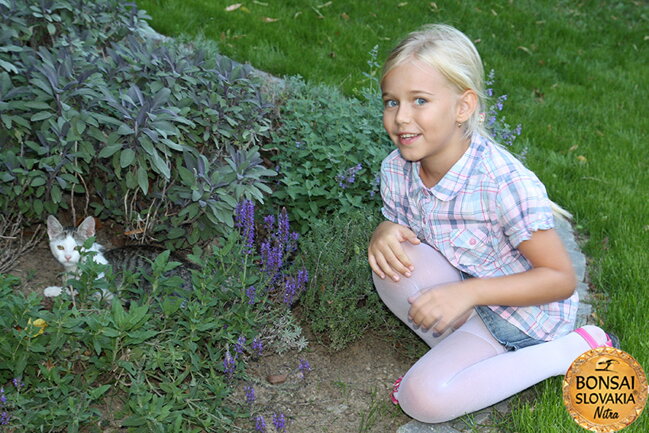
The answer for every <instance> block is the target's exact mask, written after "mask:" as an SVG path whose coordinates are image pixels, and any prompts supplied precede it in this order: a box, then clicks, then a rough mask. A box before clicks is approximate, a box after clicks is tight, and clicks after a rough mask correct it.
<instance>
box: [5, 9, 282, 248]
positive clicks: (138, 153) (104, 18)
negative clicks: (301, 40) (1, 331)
mask: <svg viewBox="0 0 649 433" xmlns="http://www.w3.org/2000/svg"><path fill="white" fill-rule="evenodd" d="M0 14H1V15H2V16H3V21H4V22H7V23H8V24H9V25H8V26H7V27H6V28H3V31H2V32H1V33H0V45H1V46H3V47H4V48H3V49H0V141H2V142H3V143H4V144H3V147H2V149H1V150H0V161H1V162H0V206H1V207H2V208H3V209H4V210H5V211H6V212H9V213H11V214H21V215H23V216H24V217H25V220H26V221H27V222H35V221H40V220H42V219H43V217H44V216H45V215H46V214H47V213H52V214H54V213H57V211H58V210H59V209H67V210H70V211H71V212H72V213H74V212H75V197H79V196H82V197H83V196H85V211H88V207H91V208H92V210H93V212H94V214H95V215H96V216H100V217H104V218H105V217H115V218H119V219H120V220H122V221H124V222H125V223H126V226H127V227H126V228H127V230H129V231H130V232H131V233H134V234H136V235H137V236H138V238H139V239H156V240H159V241H164V242H165V243H166V244H167V246H169V247H179V246H183V245H184V246H187V244H189V245H193V244H197V243H205V242H206V241H207V240H208V239H213V238H214V237H215V236H216V235H219V234H222V233H223V232H224V231H225V229H226V228H227V227H232V224H233V221H232V213H233V210H234V207H235V206H236V203H237V202H239V201H240V200H242V199H255V200H258V201H262V200H263V197H264V195H265V194H267V193H269V192H270V189H269V188H268V187H267V186H266V182H267V179H268V177H269V176H272V175H274V172H272V171H271V170H268V169H266V168H265V167H264V166H263V165H262V159H261V157H260V154H259V151H258V146H259V145H260V144H261V143H262V141H263V140H264V139H265V137H267V136H268V129H269V125H270V108H271V107H270V105H269V104H267V103H266V102H265V101H264V100H263V98H262V94H261V91H260V88H259V84H258V83H257V82H256V81H255V80H253V79H252V78H251V75H250V71H249V70H248V69H247V68H246V67H244V66H242V65H237V64H234V63H233V62H231V61H230V60H228V59H226V58H223V57H220V56H218V55H217V53H216V50H215V49H214V47H213V46H211V45H208V44H202V45H196V46H185V45H182V44H178V43H174V42H168V43H165V42H160V41H153V40H150V39H147V38H144V37H143V36H141V31H142V29H143V28H144V27H145V26H146V21H145V20H146V18H148V17H147V16H146V15H145V14H143V13H142V12H141V11H138V10H137V9H136V8H135V6H133V5H130V4H125V3H123V2H119V1H116V0H99V1H97V2H83V1H80V0H61V1H57V2H52V1H43V2H40V3H38V4H33V3H32V2H28V1H25V0H23V1H20V0H13V1H9V2H2V3H0ZM77 204H78V203H77Z"/></svg>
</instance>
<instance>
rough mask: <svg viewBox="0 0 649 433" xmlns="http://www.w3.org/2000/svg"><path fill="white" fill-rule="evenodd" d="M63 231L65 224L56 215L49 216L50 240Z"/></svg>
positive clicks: (48, 233)
mask: <svg viewBox="0 0 649 433" xmlns="http://www.w3.org/2000/svg"><path fill="white" fill-rule="evenodd" d="M61 233H63V226H62V225H61V223H60V222H59V220H57V219H56V217H55V216H54V215H50V216H48V217H47V235H48V236H49V237H50V240H53V239H56V238H57V237H59V236H60V235H61Z"/></svg>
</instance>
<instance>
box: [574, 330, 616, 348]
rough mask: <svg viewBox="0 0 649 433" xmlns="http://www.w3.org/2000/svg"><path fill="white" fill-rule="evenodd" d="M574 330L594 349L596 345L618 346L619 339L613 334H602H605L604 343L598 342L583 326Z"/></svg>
mask: <svg viewBox="0 0 649 433" xmlns="http://www.w3.org/2000/svg"><path fill="white" fill-rule="evenodd" d="M575 332H576V333H577V334H579V335H581V337H582V338H583V339H584V340H586V343H588V345H589V346H590V347H591V349H595V348H597V347H615V348H616V349H619V348H620V340H619V339H618V338H617V337H616V336H615V335H613V334H604V335H606V342H605V343H604V344H599V343H598V342H597V340H595V338H593V336H592V335H590V333H588V331H587V330H586V329H585V328H577V329H575Z"/></svg>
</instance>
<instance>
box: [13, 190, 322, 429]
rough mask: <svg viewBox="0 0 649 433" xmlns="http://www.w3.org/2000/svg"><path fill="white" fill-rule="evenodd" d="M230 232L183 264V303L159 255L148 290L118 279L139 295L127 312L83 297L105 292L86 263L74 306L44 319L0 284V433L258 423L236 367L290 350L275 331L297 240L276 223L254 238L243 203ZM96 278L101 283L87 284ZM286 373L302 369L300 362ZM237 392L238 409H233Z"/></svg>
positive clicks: (290, 296) (109, 280) (62, 306)
mask: <svg viewBox="0 0 649 433" xmlns="http://www.w3.org/2000/svg"><path fill="white" fill-rule="evenodd" d="M236 221H237V228H238V230H236V231H232V232H231V233H230V235H229V236H228V237H227V238H226V239H224V240H223V242H222V245H221V246H220V247H214V248H213V249H212V251H211V253H210V254H209V255H206V256H205V258H203V259H201V258H199V257H193V260H194V261H195V262H196V263H197V264H198V265H199V269H197V270H196V272H195V273H194V276H193V281H194V291H193V292H192V293H191V295H189V297H188V298H186V299H184V298H178V297H176V296H173V292H174V288H175V287H177V282H175V281H173V280H172V279H171V278H168V277H165V276H164V273H165V272H166V270H168V269H169V268H170V267H173V266H175V265H177V263H173V262H170V261H168V258H169V254H168V252H167V253H166V254H165V253H163V254H161V255H160V256H159V257H158V258H157V259H156V260H155V261H154V262H153V264H152V272H151V274H150V275H149V276H147V277H146V278H147V280H148V283H149V284H150V285H151V289H150V290H148V291H142V290H140V289H139V288H138V287H137V286H129V281H130V280H129V278H128V277H127V278H124V279H123V281H122V283H121V284H122V285H123V286H125V287H124V290H131V291H134V292H136V293H137V292H139V293H138V296H137V298H136V299H137V300H133V301H132V302H131V303H130V304H129V305H128V306H127V307H124V306H123V305H122V303H121V302H120V301H119V300H118V299H117V298H114V299H113V300H112V302H111V303H109V305H108V306H106V305H105V302H102V301H100V300H98V299H96V298H95V297H94V296H93V293H95V292H96V291H97V290H98V289H99V288H101V287H109V288H112V287H114V286H115V284H116V283H115V276H114V275H113V274H112V273H111V272H110V269H108V268H107V267H106V266H102V265H98V264H96V263H94V262H92V261H88V262H86V263H85V264H83V265H82V266H81V275H80V276H79V278H78V279H74V280H71V281H70V284H71V287H72V288H73V289H74V290H75V291H76V292H77V295H76V296H75V297H74V298H70V297H69V296H61V297H59V298H56V299H55V300H54V302H53V305H51V306H49V307H48V308H45V307H44V306H43V302H42V301H43V299H42V296H41V295H40V294H37V293H32V294H30V295H29V296H25V295H24V294H23V293H21V292H18V291H16V290H15V288H14V286H16V285H17V284H18V283H19V282H18V281H17V279H16V278H15V277H12V276H10V275H2V276H0V295H1V296H0V306H1V307H2V310H3V311H4V313H3V315H2V317H0V328H1V329H2V331H3V332H2V335H1V336H0V383H2V384H3V386H2V387H1V388H0V394H1V395H0V403H1V404H2V406H1V407H0V410H1V412H2V415H1V416H2V418H0V423H2V424H0V431H5V430H4V429H5V428H8V429H9V430H8V431H69V432H74V431H112V430H113V429H120V428H121V429H124V428H126V429H129V431H147V432H180V431H192V432H208V431H209V432H221V431H223V432H225V431H228V432H231V431H250V430H251V429H253V428H254V426H255V425H256V424H259V423H262V422H266V421H265V418H264V416H268V414H265V413H264V412H262V409H263V408H257V407H256V406H255V404H254V386H253V385H251V384H246V383H247V382H246V366H247V365H248V364H250V363H252V362H255V360H257V359H259V358H260V357H261V356H262V355H263V354H264V353H267V352H269V351H270V352H272V351H276V350H282V349H283V350H286V349H291V348H293V347H295V345H299V344H300V342H299V341H296V340H295V338H294V336H293V334H292V333H293V329H291V328H290V327H282V326H279V325H278V324H281V323H286V324H290V323H291V320H290V315H291V313H290V307H291V305H292V304H293V303H294V302H295V300H297V298H298V297H299V296H300V295H301V293H302V291H303V290H304V287H305V285H306V283H307V281H308V273H307V272H306V270H305V269H303V268H297V267H294V266H292V261H291V259H290V255H291V253H293V252H294V251H295V250H296V248H297V236H296V235H295V233H294V232H292V231H291V229H290V226H289V222H288V215H287V213H286V212H283V213H281V214H279V215H268V216H266V218H265V219H264V221H263V225H264V227H265V231H264V233H265V234H264V236H263V238H259V237H258V236H257V237H256V236H255V231H256V228H257V226H259V225H261V224H262V222H261V221H259V216H257V217H256V216H255V209H254V204H253V203H252V202H251V201H246V202H242V203H241V204H240V205H239V207H238V212H237V218H236ZM91 241H92V240H91ZM100 272H104V273H106V274H107V276H106V278H103V279H101V280H99V281H97V275H98V274H99V273H100ZM295 368H296V371H300V372H301V373H303V374H306V372H307V370H309V369H310V368H311V367H310V366H309V364H308V361H307V360H306V359H305V360H301V362H300V364H299V365H296V366H295ZM241 387H245V395H246V397H245V399H244V400H238V399H236V398H234V397H233V391H234V390H235V389H238V388H241ZM273 415H274V417H275V418H276V419H283V418H284V415H283V414H282V413H281V411H277V412H275V413H274V414H273ZM268 422H269V424H270V423H271V419H269V420H268ZM4 426H7V427H4ZM14 429H15V430H14ZM43 429H46V430H43Z"/></svg>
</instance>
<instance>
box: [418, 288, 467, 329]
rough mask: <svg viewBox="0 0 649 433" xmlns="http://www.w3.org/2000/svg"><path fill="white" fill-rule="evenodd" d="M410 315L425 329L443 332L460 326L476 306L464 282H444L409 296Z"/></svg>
mask: <svg viewBox="0 0 649 433" xmlns="http://www.w3.org/2000/svg"><path fill="white" fill-rule="evenodd" d="M408 302H410V305H411V307H410V311H409V312H408V317H409V318H410V320H412V321H413V322H414V323H415V324H416V325H417V326H419V327H421V328H423V329H432V330H433V331H434V332H435V333H437V334H442V333H443V332H444V331H446V330H447V329H448V328H449V327H451V326H455V327H457V326H459V325H461V324H462V323H464V321H466V319H467V317H468V316H469V314H470V311H471V309H472V308H473V307H474V306H475V304H474V303H473V301H472V297H471V295H470V292H469V291H468V290H466V284H465V283H464V282H459V283H450V284H442V285H439V286H436V287H433V288H431V289H428V290H426V291H422V292H420V293H419V294H417V295H415V296H411V297H410V298H408Z"/></svg>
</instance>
